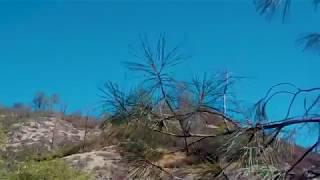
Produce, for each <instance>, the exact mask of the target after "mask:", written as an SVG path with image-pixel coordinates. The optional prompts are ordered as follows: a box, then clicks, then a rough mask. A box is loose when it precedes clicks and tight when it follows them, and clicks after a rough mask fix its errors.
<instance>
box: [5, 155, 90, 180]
mask: <svg viewBox="0 0 320 180" xmlns="http://www.w3.org/2000/svg"><path fill="white" fill-rule="evenodd" d="M8 179H10V180H66V179H68V180H87V179H90V176H89V175H88V174H85V173H83V172H80V171H78V170H75V169H73V168H71V167H70V166H69V165H68V164H66V163H65V162H64V161H62V160H51V161H41V162H36V161H28V162H24V163H22V164H20V165H18V168H17V169H16V170H15V171H14V172H12V173H9V175H8Z"/></svg>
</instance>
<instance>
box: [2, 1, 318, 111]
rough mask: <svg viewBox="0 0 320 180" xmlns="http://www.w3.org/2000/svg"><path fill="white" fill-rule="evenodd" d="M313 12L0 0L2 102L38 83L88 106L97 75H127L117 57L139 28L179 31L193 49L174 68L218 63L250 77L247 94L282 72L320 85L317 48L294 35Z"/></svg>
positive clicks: (26, 95)
mask: <svg viewBox="0 0 320 180" xmlns="http://www.w3.org/2000/svg"><path fill="white" fill-rule="evenodd" d="M319 19H320V13H314V12H313V11H312V7H311V3H307V2H305V3H301V2H300V3H299V4H296V5H295V6H293V9H292V12H291V16H290V18H289V20H288V21H287V22H286V23H285V24H282V23H281V21H280V19H279V18H278V19H275V20H274V21H272V22H270V21H266V20H265V19H264V18H263V17H261V16H259V15H258V14H257V13H256V12H255V9H254V6H253V4H252V0H239V1H238V0H236V1H225V0H212V1H192V0H189V1H188V2H186V1H172V2H169V1H162V2H160V1H156V0H154V1H152V2H149V3H147V1H140V2H138V1H133V0H131V1H129V0H128V1H125V0H122V1H114V2H112V1H102V0H100V1H90V3H89V1H88V2H86V1H82V2H81V3H80V2H76V1H63V0H59V1H55V2H54V1H46V2H42V1H33V2H31V1H28V2H27V1H15V2H5V1H1V2H0V83H1V84H0V103H2V104H6V105H10V104H12V103H14V102H25V103H30V102H31V100H32V97H33V95H34V94H35V93H36V92H37V91H45V92H47V93H54V92H56V93H59V94H60V95H61V97H62V99H63V100H64V101H65V102H66V103H67V104H68V105H69V108H70V110H71V111H76V110H82V111H84V110H85V109H87V108H92V107H94V106H95V105H96V103H97V101H98V100H99V99H98V97H97V93H98V91H97V87H98V86H101V85H102V84H103V82H104V81H107V80H113V81H117V82H120V84H121V85H122V86H128V85H129V84H130V83H131V82H132V81H134V80H133V79H134V78H135V77H136V76H135V75H132V74H131V73H130V72H127V71H126V69H125V68H124V67H123V65H122V62H123V61H127V60H131V59H132V56H131V54H130V53H129V51H128V45H129V44H135V43H136V41H137V40H138V36H139V34H141V33H147V34H148V35H150V36H155V35H157V34H158V33H160V32H166V33H167V34H168V37H169V40H170V41H172V43H173V44H174V43H176V42H181V41H183V40H185V42H186V43H185V50H186V52H187V54H188V55H191V56H192V58H191V59H188V60H187V61H186V62H185V63H183V64H182V65H181V66H180V67H181V68H179V69H177V71H176V76H177V77H179V78H185V77H189V76H192V75H193V74H197V73H200V74H201V73H203V72H209V73H210V72H216V71H219V70H220V71H221V70H225V69H228V70H229V71H232V72H233V73H234V74H236V75H242V76H250V77H252V78H251V79H248V80H245V81H243V82H240V83H239V85H238V87H237V94H238V96H239V98H240V99H242V100H244V101H245V103H252V102H255V101H256V100H257V99H258V98H259V97H261V96H263V95H264V93H265V92H266V90H267V88H269V87H270V86H271V85H273V84H276V83H279V82H292V83H295V84H296V85H298V86H300V87H303V88H308V87H314V86H318V85H320V78H317V77H319V75H318V68H319V67H320V57H319V56H316V55H315V54H310V53H303V52H302V51H301V47H299V46H297V44H296V43H295V40H296V38H297V37H298V36H300V35H302V34H303V33H308V32H314V31H320V24H319ZM279 106H281V104H280V105H279ZM274 110H275V112H276V113H275V114H277V113H278V109H277V108H275V109H274ZM279 111H280V110H279Z"/></svg>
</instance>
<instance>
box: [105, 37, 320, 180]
mask: <svg viewBox="0 0 320 180" xmlns="http://www.w3.org/2000/svg"><path fill="white" fill-rule="evenodd" d="M140 45H141V46H140V50H141V51H142V53H141V54H140V55H136V57H138V58H139V62H131V61H130V62H126V63H125V64H126V65H127V67H128V68H129V69H130V70H133V71H135V72H140V73H142V74H143V75H144V76H143V78H144V79H143V82H142V84H141V85H140V88H138V89H136V90H133V91H131V92H129V93H126V92H124V91H122V90H120V88H119V86H117V84H115V83H112V82H108V83H106V84H105V85H104V87H102V88H100V92H101V98H102V103H103V105H104V106H105V107H108V110H109V111H111V112H112V113H113V114H112V116H111V121H119V120H120V121H123V120H125V122H127V123H140V124H141V125H144V127H146V128H148V129H150V130H152V131H155V132H158V133H161V134H163V135H167V136H173V137H176V138H182V139H183V141H184V148H183V149H180V150H181V151H185V152H186V154H187V155H189V153H190V152H189V149H190V147H191V146H192V145H194V144H196V143H199V142H201V141H203V140H205V139H207V138H219V137H226V136H231V137H237V136H239V134H249V135H250V136H249V137H248V140H247V142H248V143H251V142H252V140H253V139H254V138H255V137H257V135H258V134H262V135H263V142H262V143H261V150H260V151H261V152H260V153H261V154H262V153H263V151H264V149H267V148H268V147H269V146H272V144H274V142H275V141H276V140H277V139H279V138H281V137H282V136H283V133H284V130H287V129H288V127H291V126H293V125H302V124H314V125H317V124H320V114H317V111H319V110H317V107H319V100H320V93H319V92H320V88H311V89H301V88H298V87H296V86H295V85H293V84H290V83H280V84H277V85H275V86H273V87H271V88H270V89H269V90H268V91H267V93H266V95H265V97H263V98H262V99H261V100H259V101H258V102H257V103H256V104H255V106H254V107H255V108H254V112H253V114H254V116H253V118H252V121H251V123H249V124H244V122H241V121H236V118H233V117H230V116H228V115H226V114H224V111H223V96H224V95H225V94H228V93H229V92H226V87H231V86H232V85H233V84H234V83H235V80H237V77H232V76H230V77H228V78H229V79H228V81H226V80H225V78H224V77H222V78H221V76H220V77H219V76H218V78H217V77H214V78H211V77H207V76H206V75H205V76H203V78H194V79H193V80H192V81H191V82H190V83H188V82H183V84H184V89H185V91H187V92H189V94H190V96H191V99H192V102H191V103H190V104H189V108H188V109H187V110H186V109H185V110H181V109H180V107H179V98H177V95H176V94H174V92H175V91H176V89H177V84H179V83H180V84H181V82H179V81H177V80H176V79H174V78H173V76H172V74H171V73H170V71H171V70H172V68H173V67H174V66H176V65H177V64H178V63H179V62H180V61H181V60H183V59H184V57H185V56H184V55H183V54H181V53H180V51H179V50H180V48H179V46H176V47H173V48H171V49H170V48H168V45H167V41H166V38H165V36H164V35H161V36H160V38H159V39H158V41H157V43H156V46H155V47H153V46H151V44H150V43H149V41H148V39H147V38H146V37H143V38H141V44H140ZM140 62H141V63H140ZM285 86H289V87H290V89H289V90H287V89H281V90H278V91H275V89H277V88H281V87H285ZM228 89H229V88H228ZM311 93H317V94H318V97H317V98H315V99H313V100H312V99H307V98H306V99H305V101H304V103H303V105H304V110H305V111H304V112H303V114H302V115H300V116H292V115H291V114H292V107H293V105H294V104H295V103H296V101H297V99H298V98H300V97H301V96H302V95H305V94H311ZM279 95H288V96H291V99H290V102H289V107H288V108H287V110H286V111H285V115H284V118H282V119H279V120H276V119H271V120H270V119H268V112H267V109H268V108H267V106H268V104H270V101H271V100H272V99H274V98H276V97H278V96H279ZM310 100H312V101H311V102H310V103H309V104H308V103H307V102H308V101H310ZM159 108H161V112H159ZM233 112H237V111H236V110H234V111H233ZM203 114H212V115H214V116H215V117H220V118H222V119H224V120H226V121H228V123H229V124H231V125H232V128H227V126H226V127H224V131H223V132H220V133H212V134H197V133H193V132H192V131H191V120H190V119H191V117H194V116H196V115H203ZM173 122H177V124H178V126H179V129H180V132H176V131H170V129H168V126H169V125H170V123H173ZM319 137H320V134H319ZM194 138H199V139H198V140H195V141H193V142H189V139H194ZM234 139H235V138H234ZM259 143H260V142H259ZM318 143H319V142H316V143H315V144H316V145H314V146H312V147H310V149H308V150H307V151H306V154H305V155H304V156H303V157H301V158H300V159H298V160H297V162H296V163H295V164H293V165H292V166H291V167H290V168H289V169H288V170H287V171H286V172H283V173H285V174H289V173H290V172H291V171H292V170H293V169H294V168H295V166H297V165H298V164H299V163H300V162H301V161H302V160H303V159H304V157H305V156H306V155H308V153H310V152H312V151H314V149H315V148H316V147H317V146H318ZM243 146H245V144H244V145H243ZM222 173H223V172H222ZM283 173H282V174H283Z"/></svg>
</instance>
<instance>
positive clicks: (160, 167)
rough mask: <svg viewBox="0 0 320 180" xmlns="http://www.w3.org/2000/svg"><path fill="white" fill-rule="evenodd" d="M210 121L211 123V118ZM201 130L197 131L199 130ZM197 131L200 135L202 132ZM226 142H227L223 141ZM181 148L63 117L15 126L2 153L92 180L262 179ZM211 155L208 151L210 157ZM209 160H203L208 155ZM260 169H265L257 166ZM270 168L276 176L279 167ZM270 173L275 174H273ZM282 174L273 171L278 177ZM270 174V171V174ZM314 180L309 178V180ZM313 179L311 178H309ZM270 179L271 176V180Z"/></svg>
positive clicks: (132, 130) (127, 129) (310, 161)
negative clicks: (61, 166) (59, 163)
mask: <svg viewBox="0 0 320 180" xmlns="http://www.w3.org/2000/svg"><path fill="white" fill-rule="evenodd" d="M209 119H210V118H209ZM208 122H209V124H207V125H206V126H204V127H203V128H204V129H205V130H206V131H207V130H208V129H211V131H212V129H213V130H214V131H220V130H219V126H222V124H223V123H222V122H221V123H217V121H215V122H214V123H212V124H210V121H208ZM197 127H198V126H197ZM197 131H201V130H199V129H197ZM215 141H216V140H214V139H212V140H209V141H205V142H204V143H205V148H206V149H210V148H216V147H215V146H217V145H219V144H214V143H213V144H212V142H215ZM222 141H223V140H222ZM179 144H181V143H180V142H179V141H177V140H175V138H169V137H167V136H164V135H161V134H159V133H156V132H150V131H148V130H146V129H143V128H140V127H138V126H130V125H109V126H108V127H107V128H105V129H104V130H101V129H100V128H99V124H98V123H97V124H96V125H95V126H90V127H83V126H79V125H78V124H77V123H75V121H70V120H67V119H66V118H60V117H59V116H51V117H37V118H31V119H25V120H23V121H22V122H17V123H13V124H12V125H11V126H10V128H9V131H8V132H7V139H6V143H5V145H3V146H2V150H1V154H2V156H3V157H5V159H6V160H7V161H9V160H10V163H8V162H7V163H8V164H14V163H18V164H19V162H23V161H26V160H27V159H33V160H34V161H36V162H41V161H50V160H53V159H59V160H63V161H64V162H66V163H67V164H68V166H70V167H72V168H74V169H77V170H80V171H81V172H85V173H87V174H90V178H89V177H88V179H97V180H105V179H110V178H111V179H117V180H122V179H134V177H136V178H138V179H190V180H192V179H212V177H215V176H213V174H215V173H219V172H222V169H223V170H224V171H223V174H224V175H225V176H219V177H218V176H217V177H215V178H216V179H225V177H228V178H232V179H260V178H259V177H260V176H257V177H255V176H253V175H252V174H250V175H249V174H248V169H247V168H244V167H243V166H242V165H241V162H240V161H238V162H233V163H231V164H230V163H228V162H227V159H226V158H225V157H220V156H219V155H216V156H215V157H213V156H212V158H217V159H220V160H214V162H215V163H210V160H209V159H208V158H205V159H203V158H201V157H202V155H203V154H201V153H200V154H199V153H195V152H196V149H198V151H199V150H201V151H202V152H205V151H204V149H203V148H204V147H203V146H204V145H203V144H199V145H198V146H195V147H194V149H195V151H194V153H192V154H190V155H186V153H185V152H183V151H179V150H178V147H179ZM207 153H208V154H209V153H210V152H209V151H208V152H207ZM302 153H303V149H301V148H299V147H297V146H295V147H294V148H293V156H294V157H299V156H300V155H301V154H302ZM203 157H204V156H203ZM293 162H294V161H292V162H289V161H288V162H284V163H283V165H282V166H283V168H286V167H289V164H290V163H293ZM319 162H320V156H319V155H318V154H315V153H313V154H311V156H308V158H306V160H305V161H304V163H302V164H301V165H300V167H299V169H300V170H299V171H301V170H303V166H304V165H305V166H308V167H310V166H314V169H315V172H317V168H318V167H320V164H319ZM252 168H261V167H255V166H254V167H252ZM264 168H269V169H268V171H272V168H275V167H272V166H270V167H264ZM270 168H271V170H270ZM276 171H277V169H276V168H275V169H274V173H276ZM266 172H267V170H266ZM308 176H309V175H308ZM310 176H311V175H310ZM269 178H271V176H268V175H267V176H266V179H269Z"/></svg>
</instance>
